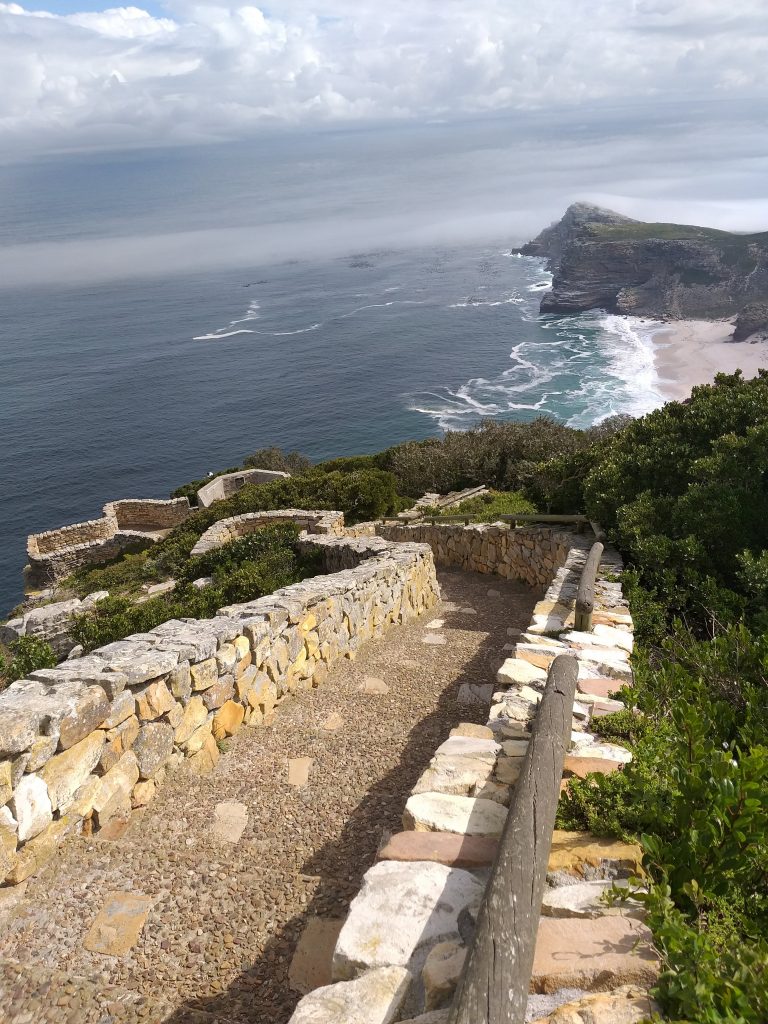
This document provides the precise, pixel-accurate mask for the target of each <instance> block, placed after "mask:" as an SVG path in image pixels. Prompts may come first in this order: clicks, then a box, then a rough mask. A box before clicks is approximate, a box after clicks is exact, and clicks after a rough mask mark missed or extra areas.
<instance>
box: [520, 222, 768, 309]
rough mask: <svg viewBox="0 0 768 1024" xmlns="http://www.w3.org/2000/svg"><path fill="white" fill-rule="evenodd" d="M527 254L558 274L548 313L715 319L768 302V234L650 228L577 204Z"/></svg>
mask: <svg viewBox="0 0 768 1024" xmlns="http://www.w3.org/2000/svg"><path fill="white" fill-rule="evenodd" d="M520 252H521V253H523V255H526V256H542V257H545V258H546V259H547V260H548V263H549V267H550V269H551V270H552V273H553V275H554V279H553V282H552V290H551V291H550V292H547V293H546V294H545V295H544V296H543V298H542V300H541V311H542V313H576V312H581V311H582V310H586V309H594V308H601V309H606V310H608V311H609V312H614V313H627V314H633V315H636V316H652V317H661V318H665V319H685V318H697V317H700V318H712V317H727V316H733V315H736V314H738V313H740V312H741V310H742V309H743V308H744V307H745V306H746V305H748V304H749V303H764V302H766V301H768V232H766V233H762V234H753V235H738V234H732V233H731V232H728V231H718V230H716V229H714V228H702V227H695V226H691V225H686V224H646V223H644V222H643V221H637V220H632V219H631V218H629V217H623V216H621V214H618V213H614V212H613V211H611V210H603V209H601V208H600V207H597V206H590V205H589V204H587V203H574V204H573V205H572V206H570V207H569V208H568V209H567V210H566V212H565V215H564V216H563V218H562V220H560V221H559V222H558V223H556V224H553V225H551V226H550V227H548V228H546V229H545V230H544V231H542V232H541V234H540V235H539V236H538V237H537V238H535V239H534V240H533V241H532V242H528V244H527V245H525V246H523V247H522V249H520Z"/></svg>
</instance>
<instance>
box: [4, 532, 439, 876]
mask: <svg viewBox="0 0 768 1024" xmlns="http://www.w3.org/2000/svg"><path fill="white" fill-rule="evenodd" d="M300 543H301V544H302V545H305V546H306V547H307V548H314V549H316V548H318V547H320V548H321V549H322V550H323V551H324V552H325V556H326V564H327V567H328V570H329V571H330V572H331V573H332V575H324V576H317V577H314V578H312V579H309V580H305V581H304V582H302V583H297V584H294V585H293V586H290V587H286V588H285V589H283V590H280V591H277V592H276V593H274V594H272V595H270V596H268V597H264V598H260V599H259V600H257V601H252V602H249V603H247V604H240V605H233V606H231V607H228V608H222V609H221V610H220V612H219V614H218V615H217V616H216V617H215V618H212V619H206V620H184V621H176V620H174V621H170V622H166V623H163V624H162V625H161V626H158V627H157V628H155V629H153V630H152V631H151V632H149V633H146V634H139V635H135V636H130V637H127V638H126V639H125V640H120V641H118V642H116V643H112V644H107V645H106V646H105V647H102V648H99V649H98V650H97V651H94V652H93V653H92V654H90V655H88V656H87V657H84V658H77V659H73V660H71V661H67V662H65V663H63V664H61V665H59V666H57V667H56V668H53V669H42V670H40V671H37V672H33V673H31V675H30V678H29V679H23V680H19V681H17V682H15V683H13V684H12V685H11V686H10V687H9V688H8V689H7V690H6V691H4V692H3V693H2V694H0V879H4V880H5V883H6V884H11V885H13V884H17V883H19V882H21V881H23V880H24V879H25V878H27V877H28V876H29V875H30V874H32V873H33V872H35V871H36V870H38V869H39V868H41V867H42V866H43V865H44V864H45V863H46V862H47V861H48V860H50V858H51V857H52V856H53V855H54V853H55V851H56V848H57V846H58V845H59V844H60V843H61V842H62V841H63V840H64V839H65V838H66V837H67V836H68V835H70V834H72V833H79V832H81V831H82V830H83V829H87V830H89V831H90V830H93V829H98V828H101V827H102V826H103V825H104V824H106V823H107V822H108V821H110V820H111V819H112V818H114V817H124V816H125V815H126V814H128V813H130V811H131V809H132V808H135V807H139V806H142V805H143V804H146V803H148V802H149V801H150V800H151V799H152V797H153V795H154V792H155V788H156V786H157V785H158V784H159V783H161V782H162V779H163V778H164V776H165V774H166V772H167V771H170V770H173V769H175V768H177V767H179V766H180V765H181V764H182V763H183V762H184V761H185V759H188V762H187V763H188V764H189V765H190V766H192V767H194V768H196V769H197V770H200V771H206V770H209V769H211V768H212V767H213V766H214V765H215V763H216V761H217V759H218V756H219V750H218V746H217V740H221V739H223V738H225V737H226V736H228V735H231V734H233V733H234V732H235V731H236V730H237V729H238V728H239V727H240V725H241V724H242V723H243V722H245V723H247V724H249V725H253V726H257V725H260V724H263V723H269V722H270V721H271V719H272V716H273V714H274V709H275V705H276V703H277V702H279V700H280V699H281V697H283V696H284V695H285V694H287V693H290V692H293V691H295V690H298V689H307V688H309V687H312V686H319V685H321V684H322V683H323V681H324V680H325V678H326V677H327V674H328V670H329V667H330V666H331V665H333V663H334V662H335V661H337V660H338V659H339V658H342V657H354V656H355V653H356V651H357V649H358V647H359V646H360V644H362V643H363V642H364V641H365V640H367V639H369V638H371V637H374V636H378V635H380V634H381V633H382V632H383V631H384V630H385V629H386V628H387V627H388V626H389V625H390V624H392V623H397V622H402V621H405V620H407V619H409V618H411V617H413V616H415V615H418V614H420V613H421V612H423V611H424V610H425V609H427V608H429V607H431V606H432V605H433V604H435V602H436V601H437V600H438V599H439V590H438V586H437V580H436V576H435V567H434V561H433V558H432V553H431V551H430V550H429V548H428V547H427V546H425V545H420V544H392V543H390V542H387V541H385V540H383V539H381V538H378V537H370V538H365V537H361V538H346V537H336V536H329V535H314V536H310V535H309V534H307V533H304V534H302V536H301V538H300Z"/></svg>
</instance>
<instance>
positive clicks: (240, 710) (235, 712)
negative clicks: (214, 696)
mask: <svg viewBox="0 0 768 1024" xmlns="http://www.w3.org/2000/svg"><path fill="white" fill-rule="evenodd" d="M244 717H245V708H244V707H243V705H242V704H238V703H237V702H236V701H234V700H228V701H227V702H226V703H225V704H222V706H221V707H220V708H219V710H218V711H217V712H216V714H215V715H214V716H213V737H214V739H217V740H223V739H225V738H226V737H227V736H234V734H235V733H236V732H237V731H238V729H239V728H240V726H241V725H242V724H243V718H244Z"/></svg>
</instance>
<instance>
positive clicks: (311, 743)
mask: <svg viewBox="0 0 768 1024" xmlns="http://www.w3.org/2000/svg"><path fill="white" fill-rule="evenodd" d="M440 584H441V588H442V592H443V603H442V604H440V605H437V606H435V607H434V608H432V609H430V611H429V613H428V615H429V618H430V620H431V619H432V617H433V616H435V615H439V616H440V617H441V618H442V619H444V622H445V625H444V626H443V627H442V628H441V631H440V632H441V634H442V635H443V636H445V638H446V644H445V645H443V646H435V647H431V646H428V645H425V644H423V643H422V642H421V641H422V638H423V636H424V634H425V631H426V629H427V615H425V616H422V618H421V619H419V620H415V621H413V622H411V623H409V624H407V625H405V626H398V627H393V628H391V629H390V630H389V631H388V633H387V634H386V635H385V636H384V637H382V638H379V639H377V640H373V641H370V642H368V643H366V644H365V645H364V646H363V648H362V649H361V652H360V654H359V655H358V658H357V659H356V660H355V661H354V662H348V661H345V662H343V663H340V664H339V665H338V666H336V667H335V668H334V669H333V671H332V672H331V673H330V675H329V678H328V679H327V681H326V682H325V683H324V684H323V686H322V687H320V688H319V689H317V690H310V691H305V692H299V693H297V694H296V695H295V696H293V697H292V698H290V699H287V700H285V701H283V703H281V705H280V706H279V708H278V711H277V715H276V718H275V722H274V725H273V726H271V727H270V728H260V729H250V728H243V729H242V730H241V731H240V732H239V733H238V735H237V736H236V737H234V739H232V740H229V741H227V746H228V748H229V749H228V750H227V752H226V754H225V756H223V757H221V759H220V760H219V763H218V766H217V767H216V769H215V770H214V771H213V772H212V773H211V774H210V775H208V776H203V777H200V776H195V775H191V774H189V773H188V772H187V771H184V770H183V769H182V770H179V771H178V772H177V773H176V774H175V775H173V776H169V778H168V779H167V781H166V782H165V784H164V785H163V786H162V787H160V789H159V790H158V794H157V797H156V798H155V800H154V801H153V802H152V804H150V805H149V806H148V807H147V808H146V809H145V810H144V811H143V813H138V814H134V816H133V818H132V820H131V824H130V826H129V828H128V829H127V831H125V833H124V834H123V835H122V836H121V837H120V838H118V839H116V840H114V841H107V840H104V839H99V837H98V835H97V836H91V837H81V838H77V839H73V840H71V841H70V842H68V843H67V844H65V845H64V846H63V847H62V849H61V851H60V852H59V854H58V855H57V857H55V858H54V860H53V862H52V863H51V864H50V865H49V866H48V867H47V868H46V869H45V871H43V872H42V873H41V874H40V875H39V876H37V877H35V878H32V879H30V880H29V884H28V886H27V888H26V892H25V893H24V896H23V899H21V900H20V901H19V902H18V903H16V904H15V905H13V904H11V905H9V909H8V910H6V911H5V912H3V911H1V910H0V967H2V970H1V971H0V996H2V993H3V992H6V993H7V992H8V991H9V990H10V991H11V992H13V991H14V989H13V984H14V982H13V979H12V977H11V976H12V975H13V967H12V964H9V961H11V962H12V961H17V962H21V963H22V964H23V965H24V967H23V972H24V978H25V981H24V984H23V985H21V983H20V982H19V981H18V979H17V986H16V990H15V993H16V995H18V996H19V998H21V994H22V990H23V993H25V995H24V996H23V998H21V1002H22V1003H24V1006H23V1008H22V1006H21V1004H19V1015H17V1016H16V1020H18V1021H26V1020H27V1019H29V1020H34V1021H35V1022H36V1024H39V1022H43V1021H46V1022H47V1021H52V1022H53V1021H56V1022H58V1021H64V1020H69V1019H70V1017H69V1016H68V1014H67V1011H66V1010H65V1011H64V1012H63V1014H60V1015H58V1016H56V1015H52V1014H53V1011H54V1009H55V1008H54V1007H52V1006H51V1005H50V1001H49V1000H48V1001H47V1002H46V1000H45V999H44V998H43V999H42V1000H41V999H39V998H38V996H37V995H35V992H36V991H42V990H43V989H44V988H45V985H50V980H49V979H50V975H51V972H52V971H66V973H67V975H68V976H69V977H70V978H84V979H87V983H85V984H87V985H91V986H95V988H96V989H98V990H100V991H104V990H106V988H107V987H108V986H112V987H115V990H116V991H119V992H123V993H125V994H126V999H127V1000H128V1001H129V1002H130V1003H133V1002H134V1001H135V1000H137V999H139V1000H140V999H150V1000H154V999H158V1000H161V1001H162V1002H163V1004H164V1005H165V1006H168V1007H171V1008H172V1009H171V1012H170V1013H169V1014H168V1015H166V1014H165V1013H164V1014H163V1016H162V1017H158V1016H157V1015H155V1014H153V1013H152V1012H151V1011H148V1012H147V1016H146V1018H145V1016H144V1014H141V1016H140V1018H137V1019H147V1020H152V1019H154V1020H161V1019H162V1020H164V1022H165V1024H192V1022H195V1021H198V1020H205V1021H211V1022H221V1024H224V1022H229V1024H285V1022H286V1021H287V1020H288V1018H289V1017H290V1015H291V1013H292V1011H293V1009H294V1007H295V1005H296V1003H297V1002H298V1000H299V998H300V994H299V993H298V992H295V991H293V990H292V989H291V988H290V986H289V982H288V968H289V966H290V963H291V958H292V956H293V952H294V949H295V947H296V944H297V942H298V939H299V937H300V935H301V933H302V931H303V928H304V926H305V924H306V922H307V920H308V919H309V918H311V917H315V916H319V917H330V918H343V917H344V916H345V914H346V911H347V908H348V906H349V903H350V901H351V900H352V898H353V897H354V896H355V894H356V893H357V891H358V889H359V887H360V883H361V878H362V875H363V874H364V872H365V871H366V870H367V869H368V867H370V866H371V864H372V863H373V862H374V859H375V856H376V851H377V849H378V847H379V846H380V844H381V842H382V841H383V840H384V839H385V837H386V836H387V835H388V834H389V833H390V832H396V831H399V830H400V828H401V816H402V812H403V807H404V805H405V801H406V798H407V796H408V794H409V792H410V790H411V788H412V786H413V785H414V784H415V782H416V780H417V779H418V777H419V775H420V774H421V773H422V771H423V770H424V769H425V767H426V766H427V764H428V762H429V760H430V758H431V757H432V755H433V754H434V751H435V749H436V748H437V747H438V746H439V745H440V743H441V742H443V741H444V740H445V739H446V738H447V737H448V734H449V732H450V730H451V728H453V727H454V726H455V725H457V724H458V722H460V721H477V722H480V721H485V717H486V710H485V709H484V708H482V707H480V706H477V707H476V708H474V709H473V708H470V707H468V706H466V705H459V704H458V703H457V701H456V695H457V692H458V688H459V686H460V685H461V684H463V683H486V682H487V681H488V679H489V678H490V679H492V678H493V676H494V673H495V670H496V668H498V665H499V662H500V653H499V652H500V651H501V649H502V646H503V644H504V642H505V639H506V631H507V627H508V626H510V625H512V626H516V627H519V628H524V627H525V624H526V623H527V622H528V621H529V618H530V615H531V610H532V608H533V605H534V602H535V600H536V596H537V595H536V592H535V591H533V590H531V588H529V587H527V586H526V585H524V584H520V583H515V582H508V581H499V583H498V589H499V593H498V596H495V595H494V596H489V592H488V579H487V576H482V575H479V574H473V573H464V572H458V571H446V572H442V573H441V574H440ZM468 608H471V609H472V610H473V611H476V615H468V614H467V611H468ZM459 609H461V610H459ZM366 677H375V678H378V679H383V680H385V681H386V685H387V686H388V688H389V689H388V692H386V693H378V694H368V693H365V692H361V689H360V686H361V683H362V682H363V680H364V679H366ZM332 715H336V716H338V717H336V718H334V724H336V723H338V722H339V720H341V724H339V725H337V727H336V728H335V730H334V731H329V728H328V724H327V723H328V719H329V716H332ZM299 757H309V758H312V760H313V765H312V771H311V774H310V778H309V782H308V783H307V785H304V786H301V787H299V788H295V787H292V786H289V785H288V783H287V766H288V761H289V760H290V759H292V758H299ZM233 801H237V802H239V803H241V804H243V805H244V806H245V808H246V811H247V824H246V826H245V829H244V831H243V834H242V836H241V837H240V839H239V840H238V841H237V842H224V841H222V840H221V839H217V837H216V830H215V829H214V828H213V827H212V825H213V823H214V820H215V816H216V813H215V809H216V806H217V805H218V804H220V803H222V802H233ZM113 891H126V892H135V893H142V894H145V895H147V896H149V897H150V898H151V899H152V901H153V906H152V909H151V911H150V913H149V917H148V919H147V923H146V925H145V927H144V930H143V932H142V933H141V936H140V938H139V940H138V943H137V944H136V946H135V947H134V948H133V949H132V950H130V951H129V952H128V953H127V954H125V955H124V956H121V957H109V956H103V955H99V954H95V953H90V952H88V951H86V950H85V949H84V948H83V938H84V936H85V934H86V933H87V931H88V929H89V927H90V925H91V923H92V922H93V919H94V917H95V916H96V914H97V913H98V911H99V909H100V908H101V906H102V904H103V902H104V899H105V897H106V894H107V893H108V892H113ZM2 961H5V964H4V965H3V964H2ZM36 970H39V972H40V985H38V986H37V988H36V986H35V983H34V975H35V971H36ZM30 977H31V978H32V981H30ZM43 979H46V980H45V983H44V981H43ZM81 989H82V986H81ZM110 991H111V989H110ZM78 998H82V991H81V993H80V995H79V996H78ZM32 1004H34V1005H32ZM30 1010H31V1011H32V1012H33V1016H32V1017H29V1018H28V1016H27V1014H28V1012H29V1011H30ZM71 1019H72V1020H75V1019H76V1020H78V1021H79V1020H81V1019H82V1020H85V1019H86V1017H85V1016H84V1015H81V1016H79V1017H77V1016H76V1017H73V1018H71ZM94 1019H98V1018H94Z"/></svg>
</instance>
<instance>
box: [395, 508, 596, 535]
mask: <svg viewBox="0 0 768 1024" xmlns="http://www.w3.org/2000/svg"><path fill="white" fill-rule="evenodd" d="M483 515H484V513H483V512H473V513H470V514H466V513H465V514H464V515H458V516H443V515H439V516H435V515H422V516H420V517H419V518H418V519H416V518H414V519H413V520H411V522H422V523H423V522H428V523H430V524H431V525H432V526H436V525H439V524H440V523H464V525H465V526H469V525H470V523H472V522H476V521H478V520H480V521H482V517H483ZM382 522H383V523H385V524H386V523H401V524H402V523H403V520H402V519H398V518H396V517H394V516H385V517H384V518H383V519H382ZM494 522H502V523H509V524H510V526H513V527H514V526H516V525H517V524H518V523H563V524H565V525H569V526H575V527H576V532H577V533H581V532H582V531H583V530H586V528H587V527H592V529H593V530H594V532H595V535H597V531H598V530H599V529H600V527H599V526H598V525H597V523H592V522H590V520H589V519H588V518H587V516H583V515H568V516H566V515H562V516H556V515H546V514H544V513H530V512H526V513H520V514H510V515H507V514H504V515H500V516H495V518H494ZM601 532H602V531H601Z"/></svg>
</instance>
